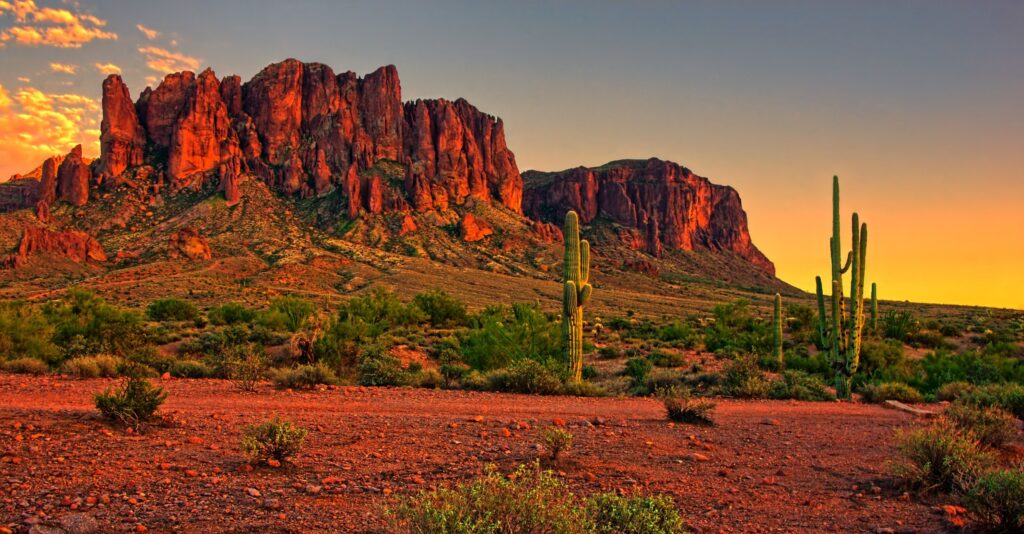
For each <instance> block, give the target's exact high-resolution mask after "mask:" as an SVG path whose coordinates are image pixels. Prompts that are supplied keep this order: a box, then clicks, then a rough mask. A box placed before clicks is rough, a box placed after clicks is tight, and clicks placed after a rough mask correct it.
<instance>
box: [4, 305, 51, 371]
mask: <svg viewBox="0 0 1024 534" xmlns="http://www.w3.org/2000/svg"><path fill="white" fill-rule="evenodd" d="M53 334H54V328H53V326H51V325H50V323H49V322H48V321H47V320H46V317H45V316H44V315H43V314H42V313H41V312H40V311H39V308H37V307H35V306H31V305H29V304H27V303H25V302H22V301H12V302H0V354H2V355H3V356H4V357H6V358H10V359H21V358H35V359H37V360H42V361H44V362H47V363H57V361H58V359H59V358H60V349H59V348H57V346H56V345H54V344H53V341H52V338H53ZM12 372H13V371H12Z"/></svg>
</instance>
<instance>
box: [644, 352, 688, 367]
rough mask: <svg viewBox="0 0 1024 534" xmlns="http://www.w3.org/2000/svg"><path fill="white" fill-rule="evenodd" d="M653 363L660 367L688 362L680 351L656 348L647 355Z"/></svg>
mask: <svg viewBox="0 0 1024 534" xmlns="http://www.w3.org/2000/svg"><path fill="white" fill-rule="evenodd" d="M647 357H648V358H649V359H650V360H651V363H653V364H654V365H657V366H658V367H680V366H682V365H683V364H685V363H686V359H685V358H683V355H682V354H679V353H678V352H662V351H660V350H656V351H654V352H652V353H651V354H650V355H648V356H647Z"/></svg>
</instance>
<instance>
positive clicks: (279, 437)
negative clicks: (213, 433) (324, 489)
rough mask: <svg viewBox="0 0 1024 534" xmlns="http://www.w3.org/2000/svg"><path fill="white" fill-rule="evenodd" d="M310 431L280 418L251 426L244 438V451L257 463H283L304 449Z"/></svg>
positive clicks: (247, 428) (246, 430)
mask: <svg viewBox="0 0 1024 534" xmlns="http://www.w3.org/2000/svg"><path fill="white" fill-rule="evenodd" d="M307 433H308V431H307V430H306V429H304V428H300V427H297V426H295V425H294V424H292V423H291V422H290V421H285V420H282V419H280V418H277V417H275V418H273V419H271V420H270V421H266V422H264V423H260V424H258V425H249V426H248V427H246V429H245V435H244V436H243V437H242V450H244V451H245V452H246V453H247V454H249V456H251V457H252V458H253V459H254V460H257V461H266V460H277V461H279V462H283V461H285V460H288V459H289V458H291V457H293V456H295V455H296V454H298V453H299V451H300V450H301V449H302V443H303V441H305V439H306V434H307Z"/></svg>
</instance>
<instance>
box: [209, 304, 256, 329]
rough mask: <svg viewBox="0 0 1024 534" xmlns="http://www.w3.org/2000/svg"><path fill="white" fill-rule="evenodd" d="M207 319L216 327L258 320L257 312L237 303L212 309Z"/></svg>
mask: <svg viewBox="0 0 1024 534" xmlns="http://www.w3.org/2000/svg"><path fill="white" fill-rule="evenodd" d="M206 317H207V318H208V319H209V320H210V322H211V323H213V324H215V325H233V324H237V323H251V322H252V321H253V319H255V318H256V312H255V311H253V310H251V309H249V308H246V307H245V306H243V305H241V304H238V303H236V302H227V303H225V304H221V305H220V306H214V307H212V308H210V311H208V312H206Z"/></svg>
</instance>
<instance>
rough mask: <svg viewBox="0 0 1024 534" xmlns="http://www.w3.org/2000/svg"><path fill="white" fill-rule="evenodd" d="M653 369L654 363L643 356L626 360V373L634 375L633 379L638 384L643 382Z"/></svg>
mask: <svg viewBox="0 0 1024 534" xmlns="http://www.w3.org/2000/svg"><path fill="white" fill-rule="evenodd" d="M652 369H654V364H653V363H651V360H649V359H647V358H644V357H642V356H636V357H633V358H630V359H628V360H626V375H627V376H631V377H633V381H634V382H636V383H637V384H643V383H644V381H645V380H647V375H649V374H651V370H652Z"/></svg>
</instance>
